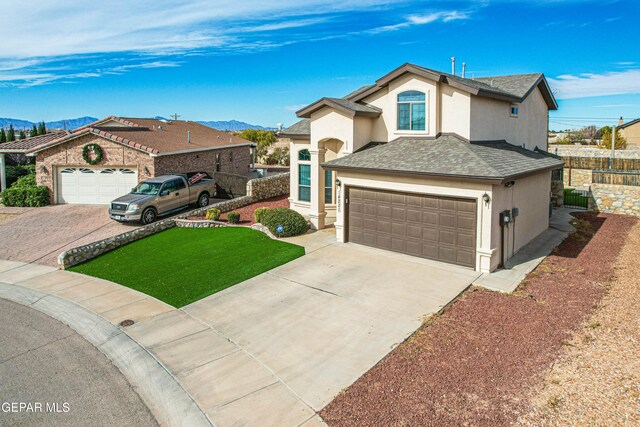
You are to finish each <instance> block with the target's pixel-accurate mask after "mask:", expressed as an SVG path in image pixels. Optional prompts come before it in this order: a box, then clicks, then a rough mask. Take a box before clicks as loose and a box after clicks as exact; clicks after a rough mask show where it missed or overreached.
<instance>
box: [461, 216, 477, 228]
mask: <svg viewBox="0 0 640 427" xmlns="http://www.w3.org/2000/svg"><path fill="white" fill-rule="evenodd" d="M457 228H458V230H469V231H471V230H475V229H476V219H475V218H474V217H468V216H458V222H457Z"/></svg>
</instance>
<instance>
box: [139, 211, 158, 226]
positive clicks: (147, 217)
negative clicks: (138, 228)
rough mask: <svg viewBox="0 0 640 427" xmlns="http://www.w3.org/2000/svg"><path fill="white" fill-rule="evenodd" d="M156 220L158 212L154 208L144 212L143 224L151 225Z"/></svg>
mask: <svg viewBox="0 0 640 427" xmlns="http://www.w3.org/2000/svg"><path fill="white" fill-rule="evenodd" d="M155 220H156V210H155V209H153V208H147V209H145V210H144V211H143V212H142V223H143V224H145V225H146V224H151V223H152V222H153V221H155Z"/></svg>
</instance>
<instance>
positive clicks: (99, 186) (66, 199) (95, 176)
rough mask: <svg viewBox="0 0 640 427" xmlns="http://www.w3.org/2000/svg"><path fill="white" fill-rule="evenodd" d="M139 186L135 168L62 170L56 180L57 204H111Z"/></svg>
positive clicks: (69, 168)
mask: <svg viewBox="0 0 640 427" xmlns="http://www.w3.org/2000/svg"><path fill="white" fill-rule="evenodd" d="M137 183H138V174H137V172H136V171H135V169H134V168H104V167H101V168H87V167H67V168H62V169H59V170H58V174H57V181H56V186H57V190H56V191H57V194H58V203H71V204H92V205H95V204H109V203H110V202H111V201H112V200H113V199H116V198H118V197H120V196H123V195H125V194H127V193H128V192H129V191H131V189H132V188H133V187H135V186H136V185H137Z"/></svg>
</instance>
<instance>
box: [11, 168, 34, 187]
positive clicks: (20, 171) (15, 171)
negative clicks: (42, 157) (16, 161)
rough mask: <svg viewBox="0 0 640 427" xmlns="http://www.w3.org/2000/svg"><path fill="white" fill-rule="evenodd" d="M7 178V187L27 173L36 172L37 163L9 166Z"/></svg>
mask: <svg viewBox="0 0 640 427" xmlns="http://www.w3.org/2000/svg"><path fill="white" fill-rule="evenodd" d="M5 173H6V174H5V178H6V179H7V187H11V186H12V185H13V183H14V182H16V181H17V180H18V178H20V177H22V176H25V175H34V176H35V174H36V165H16V166H7V167H6V169H5Z"/></svg>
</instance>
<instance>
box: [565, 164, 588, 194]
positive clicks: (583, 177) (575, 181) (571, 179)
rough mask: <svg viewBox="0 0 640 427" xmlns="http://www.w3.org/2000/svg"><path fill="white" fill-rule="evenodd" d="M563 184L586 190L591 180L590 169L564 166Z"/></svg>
mask: <svg viewBox="0 0 640 427" xmlns="http://www.w3.org/2000/svg"><path fill="white" fill-rule="evenodd" d="M563 173H564V184H565V185H566V186H567V187H570V188H576V189H578V190H588V189H589V186H590V185H591V181H592V180H593V172H592V171H591V169H573V168H571V169H569V168H564V171H563Z"/></svg>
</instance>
